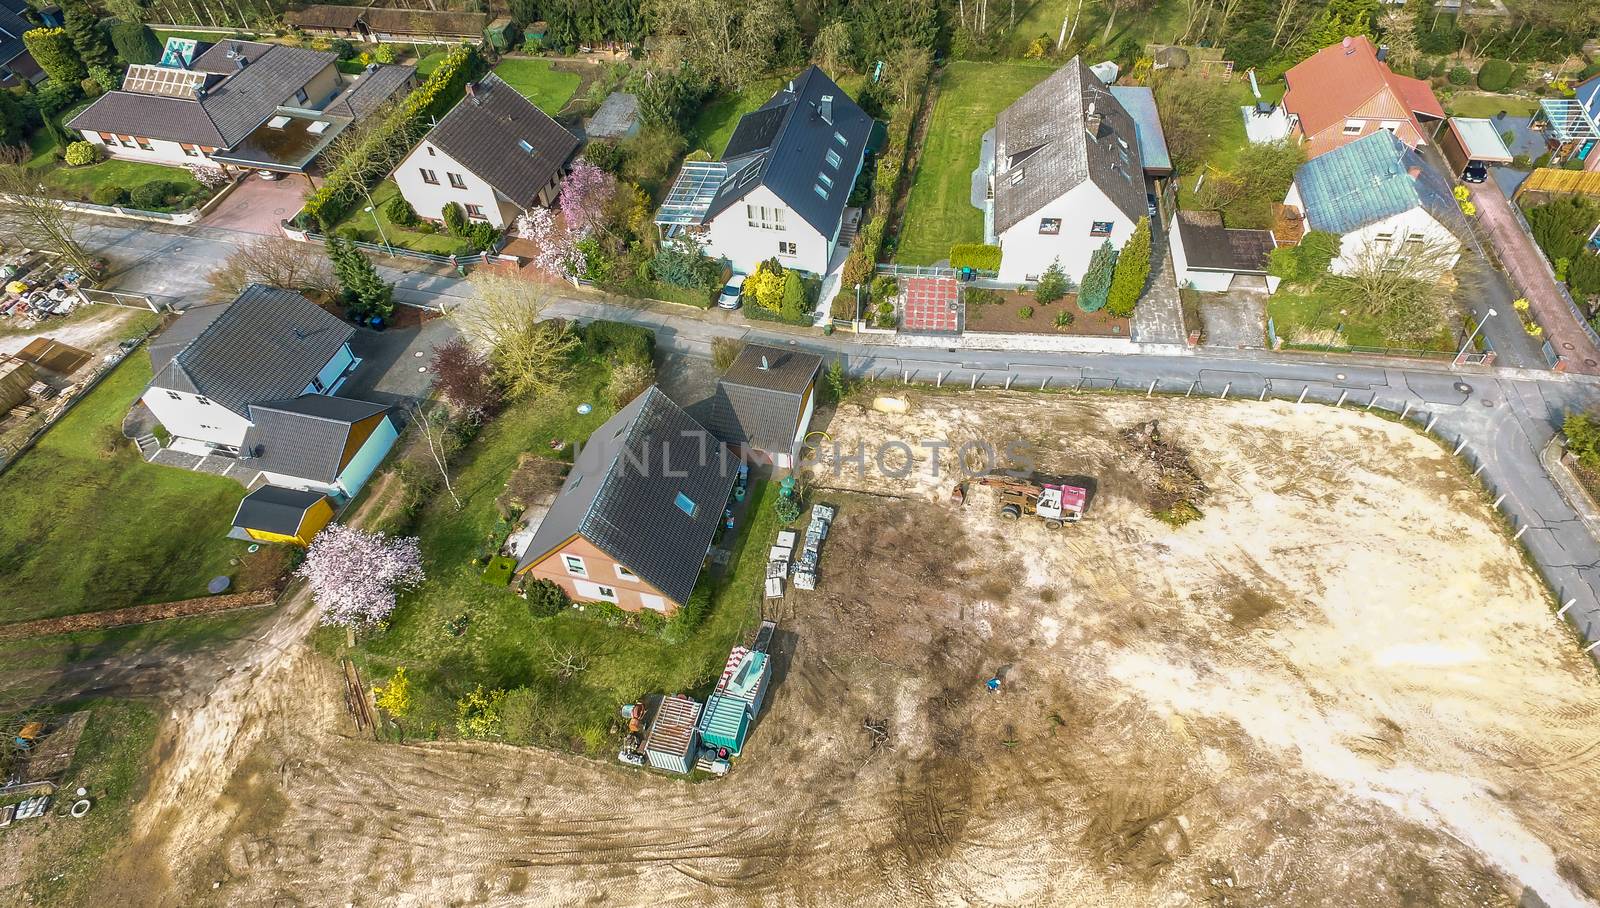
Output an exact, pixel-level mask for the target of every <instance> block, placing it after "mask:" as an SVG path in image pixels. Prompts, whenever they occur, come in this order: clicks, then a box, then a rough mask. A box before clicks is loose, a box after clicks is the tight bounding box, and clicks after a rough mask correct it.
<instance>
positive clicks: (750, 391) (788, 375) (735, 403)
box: [707, 344, 822, 467]
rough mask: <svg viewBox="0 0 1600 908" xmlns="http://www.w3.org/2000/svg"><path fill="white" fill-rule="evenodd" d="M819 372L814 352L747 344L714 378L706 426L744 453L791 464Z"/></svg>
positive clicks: (819, 360)
mask: <svg viewBox="0 0 1600 908" xmlns="http://www.w3.org/2000/svg"><path fill="white" fill-rule="evenodd" d="M821 372H822V357H820V356H818V355H816V354H815V353H802V352H800V351H799V350H790V349H787V348H784V347H769V346H766V345H765V344H749V345H746V346H745V348H744V349H743V350H741V351H740V352H739V356H738V358H737V359H735V360H734V361H733V365H731V366H729V367H728V371H727V373H726V374H724V375H723V376H722V378H721V379H720V380H718V381H717V390H716V393H715V395H714V396H713V399H712V406H711V416H710V419H709V420H708V421H707V422H708V424H707V428H709V429H710V430H711V432H712V434H713V435H715V436H717V438H718V439H720V440H721V441H722V442H723V443H724V444H726V445H728V446H729V447H732V448H734V449H736V450H738V451H740V452H741V453H742V455H743V456H744V457H746V458H747V459H756V460H760V459H764V460H769V461H771V463H772V464H773V465H774V466H778V467H792V466H794V463H795V460H796V458H797V457H798V456H799V454H800V443H801V442H802V441H804V440H805V437H806V430H807V428H808V427H809V426H810V425H811V414H812V413H813V412H814V411H815V409H816V402H817V376H818V375H819V374H820V373H821Z"/></svg>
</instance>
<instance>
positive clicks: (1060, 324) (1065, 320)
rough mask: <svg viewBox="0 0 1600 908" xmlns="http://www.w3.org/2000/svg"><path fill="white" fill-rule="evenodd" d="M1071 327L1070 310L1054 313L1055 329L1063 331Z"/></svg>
mask: <svg viewBox="0 0 1600 908" xmlns="http://www.w3.org/2000/svg"><path fill="white" fill-rule="evenodd" d="M1070 327H1072V310H1071V309H1062V310H1060V311H1059V312H1057V313H1056V328H1058V329H1060V330H1062V331H1065V330H1067V329H1068V328H1070Z"/></svg>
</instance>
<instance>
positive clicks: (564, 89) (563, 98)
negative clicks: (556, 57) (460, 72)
mask: <svg viewBox="0 0 1600 908" xmlns="http://www.w3.org/2000/svg"><path fill="white" fill-rule="evenodd" d="M494 74H495V75H497V76H499V77H500V78H502V79H504V80H506V82H508V83H509V84H510V85H511V87H512V88H515V89H516V90H517V91H519V92H522V96H523V97H525V98H527V99H528V100H529V101H532V102H533V103H534V106H536V107H538V108H539V109H540V110H542V111H544V112H545V113H547V114H549V115H550V116H552V117H553V116H555V115H556V114H558V113H560V112H561V108H563V107H566V106H567V102H568V101H570V100H572V95H573V93H574V92H576V91H577V90H578V83H580V82H582V81H583V79H582V77H580V76H579V75H578V74H577V73H569V72H561V71H559V70H556V69H554V68H552V67H551V65H550V61H549V60H539V59H534V58H531V57H507V58H506V59H504V60H501V61H500V65H499V66H496V67H495V68H494Z"/></svg>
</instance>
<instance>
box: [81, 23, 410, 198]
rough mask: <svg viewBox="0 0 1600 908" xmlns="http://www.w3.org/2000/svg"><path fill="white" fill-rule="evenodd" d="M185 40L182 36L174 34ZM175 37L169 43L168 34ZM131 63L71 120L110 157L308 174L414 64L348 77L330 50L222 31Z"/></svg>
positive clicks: (401, 87) (400, 85)
mask: <svg viewBox="0 0 1600 908" xmlns="http://www.w3.org/2000/svg"><path fill="white" fill-rule="evenodd" d="M173 40H174V41H176V40H181V39H173ZM169 44H170V42H169ZM185 59H186V57H185V56H184V55H183V54H174V53H171V52H170V48H169V53H168V54H167V55H166V57H165V60H166V61H170V62H171V63H172V65H150V64H134V65H131V66H129V67H128V69H127V72H126V73H124V75H123V78H122V87H121V88H120V89H118V90H117V91H111V92H107V93H106V94H103V95H101V96H100V97H99V98H96V99H95V101H94V103H93V104H90V105H89V106H88V107H86V108H84V109H83V111H82V112H81V113H79V114H78V115H77V116H75V117H73V118H72V120H71V121H70V122H69V123H68V124H67V125H68V126H70V127H71V128H73V129H76V130H78V131H79V132H81V133H82V134H83V137H84V139H85V140H87V141H89V142H92V143H94V144H96V145H99V146H100V147H101V148H102V149H103V150H104V152H105V153H106V154H107V155H109V156H111V157H114V158H124V159H127V160H132V161H146V162H150V163H155V164H172V165H186V164H210V165H213V166H218V167H222V168H224V169H226V170H230V171H235V170H273V171H278V172H283V173H303V172H305V171H306V170H307V169H308V168H309V167H310V166H311V163H312V161H314V160H315V159H316V157H317V156H318V155H319V154H321V153H322V151H323V150H325V149H326V148H327V147H328V145H329V144H330V143H332V141H333V140H334V138H335V137H337V136H338V134H339V133H340V132H341V131H343V130H344V129H345V128H346V127H348V126H349V125H350V124H351V123H352V122H354V121H355V120H357V119H360V118H361V117H364V116H366V115H368V114H370V113H371V112H373V111H374V110H376V109H377V108H378V107H380V106H382V104H383V103H384V102H386V101H388V100H389V99H390V98H393V97H395V96H396V95H398V94H402V93H404V92H405V91H406V90H409V88H410V86H411V85H412V84H413V83H414V75H415V73H416V68H415V67H412V66H393V65H388V66H379V65H374V66H373V67H370V68H369V69H368V70H367V72H365V73H362V74H361V75H359V76H346V75H344V74H341V73H340V72H339V68H338V66H337V65H336V64H337V63H338V56H337V55H336V54H334V53H332V52H330V51H317V50H310V49H308V48H303V47H286V46H284V45H281V44H263V43H260V42H255V41H235V40H224V41H219V42H217V43H216V44H213V45H210V46H209V47H207V48H206V49H205V50H204V51H203V52H201V53H200V54H199V55H198V56H195V57H194V58H193V59H192V60H190V61H189V62H188V63H187V65H180V64H183V62H184V60H185Z"/></svg>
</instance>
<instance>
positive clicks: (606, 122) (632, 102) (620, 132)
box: [583, 91, 639, 139]
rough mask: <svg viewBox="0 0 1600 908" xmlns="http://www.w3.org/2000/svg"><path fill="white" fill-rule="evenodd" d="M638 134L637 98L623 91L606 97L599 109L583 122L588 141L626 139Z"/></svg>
mask: <svg viewBox="0 0 1600 908" xmlns="http://www.w3.org/2000/svg"><path fill="white" fill-rule="evenodd" d="M638 132H639V96H638V95H635V94H631V93H629V92H625V91H614V92H612V93H611V94H609V95H606V99H605V100H604V101H603V102H601V104H600V109H598V110H596V111H595V112H594V116H592V117H590V118H589V119H587V120H585V121H584V124H583V134H584V135H585V136H588V137H589V138H590V139H627V138H630V137H632V136H634V135H636V134H638Z"/></svg>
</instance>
